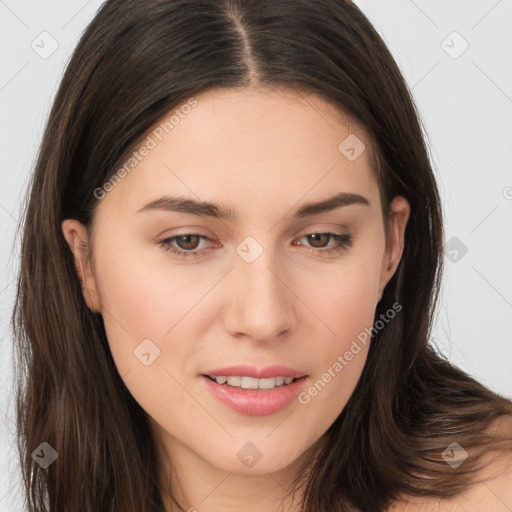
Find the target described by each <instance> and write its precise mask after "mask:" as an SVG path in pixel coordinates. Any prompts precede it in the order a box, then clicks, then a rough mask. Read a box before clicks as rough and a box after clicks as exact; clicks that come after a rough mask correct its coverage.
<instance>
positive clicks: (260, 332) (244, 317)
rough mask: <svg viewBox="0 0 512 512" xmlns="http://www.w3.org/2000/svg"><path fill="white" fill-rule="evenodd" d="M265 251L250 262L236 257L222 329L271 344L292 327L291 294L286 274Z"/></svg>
mask: <svg viewBox="0 0 512 512" xmlns="http://www.w3.org/2000/svg"><path fill="white" fill-rule="evenodd" d="M268 252H269V251H264V252H263V254H262V255H261V256H260V257H259V258H258V259H257V260H256V261H254V262H252V263H246V262H245V261H243V260H242V259H240V258H238V256H236V257H237V258H238V260H237V261H236V262H235V267H234V269H233V270H232V271H231V272H230V280H229V283H227V286H228V290H229V291H228V295H229V297H230V300H229V301H228V304H227V305H226V311H225V312H224V323H225V328H226V330H227V331H228V332H229V333H230V334H231V335H233V336H236V337H246V338H250V339H253V340H255V341H259V342H264V341H272V340H274V339H275V338H276V337H277V336H279V335H280V334H281V333H284V332H285V331H288V330H290V329H292V327H293V325H294V321H295V304H294V295H293V293H292V292H291V291H290V289H289V287H287V284H288V283H287V276H286V275H285V274H286V272H284V271H283V270H279V267H277V266H276V263H275V260H273V259H271V258H270V257H269V256H270V255H269V254H268Z"/></svg>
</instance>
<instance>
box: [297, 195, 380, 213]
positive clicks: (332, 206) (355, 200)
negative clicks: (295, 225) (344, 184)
mask: <svg viewBox="0 0 512 512" xmlns="http://www.w3.org/2000/svg"><path fill="white" fill-rule="evenodd" d="M352 204H363V205H365V206H370V201H368V199H366V197H363V196H361V195H359V194H352V193H351V192H341V193H340V194H337V195H335V196H333V197H331V198H329V199H325V200H323V201H320V202H316V203H308V204H305V205H304V206H302V207H301V208H299V210H298V211H297V212H296V213H295V217H307V216H309V215H316V214H318V213H324V212H330V211H331V210H336V209H337V208H341V207H342V206H350V205H352Z"/></svg>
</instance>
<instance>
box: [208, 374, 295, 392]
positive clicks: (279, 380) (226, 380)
mask: <svg viewBox="0 0 512 512" xmlns="http://www.w3.org/2000/svg"><path fill="white" fill-rule="evenodd" d="M212 378H213V379H214V380H215V382H217V384H226V385H228V386H232V387H235V388H243V389H274V388H275V387H279V386H286V385H287V384H291V383H292V382H293V377H269V378H267V379H255V378H254V377H245V376H243V377H238V376H237V377H232V376H230V377H226V376H223V375H220V376H218V377H212Z"/></svg>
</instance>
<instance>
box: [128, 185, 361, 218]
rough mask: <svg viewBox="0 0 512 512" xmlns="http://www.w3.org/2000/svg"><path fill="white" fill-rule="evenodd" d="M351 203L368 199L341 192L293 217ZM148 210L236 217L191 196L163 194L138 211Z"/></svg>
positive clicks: (321, 211)
mask: <svg viewBox="0 0 512 512" xmlns="http://www.w3.org/2000/svg"><path fill="white" fill-rule="evenodd" d="M353 204H362V205H365V206H370V201H369V200H368V199H366V197H363V196H361V195H359V194H353V193H351V192H341V193H339V194H337V195H335V196H333V197H330V198H328V199H324V200H323V201H318V202H314V203H307V204H305V205H303V206H301V207H300V208H299V209H298V210H297V212H296V213H295V214H294V217H298V218H302V217H308V216H310V215H317V214H319V213H324V212H329V211H332V210H336V209H337V208H341V207H343V206H350V205H353ZM150 210H166V211H174V212H182V213H190V214H192V215H198V216H207V217H213V218H216V219H225V220H228V221H229V220H236V219H238V215H237V212H236V211H235V210H232V209H230V208H226V207H224V206H222V205H218V204H215V203H210V202H204V201H197V200H195V199H192V198H182V197H176V196H163V197H160V198H158V199H155V200H153V201H150V202H149V203H147V204H145V205H144V206H143V207H142V208H141V209H140V210H138V211H137V213H139V212H145V211H150Z"/></svg>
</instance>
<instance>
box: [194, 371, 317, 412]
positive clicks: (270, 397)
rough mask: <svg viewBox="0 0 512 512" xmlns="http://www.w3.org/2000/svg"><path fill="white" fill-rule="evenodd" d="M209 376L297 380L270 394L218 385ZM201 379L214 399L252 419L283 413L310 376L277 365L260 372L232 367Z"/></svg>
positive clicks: (211, 372)
mask: <svg viewBox="0 0 512 512" xmlns="http://www.w3.org/2000/svg"><path fill="white" fill-rule="evenodd" d="M206 375H209V376H213V377H217V376H219V375H222V376H228V377H229V376H246V377H254V378H257V379H265V378H269V377H292V378H295V379H297V380H295V381H294V382H292V383H291V384H288V385H286V386H279V387H277V388H274V389H269V390H264V389H243V388H237V387H231V386H227V385H226V384H217V382H215V381H213V380H211V379H209V378H208V377H207V376H206ZM201 379H202V381H203V382H204V385H205V386H206V387H207V388H208V390H209V391H210V392H211V393H212V394H213V396H214V397H215V398H217V400H219V401H220V402H222V403H223V404H224V405H226V406H227V407H229V408H230V409H233V410H235V411H237V412H240V413H242V414H246V415H249V416H267V415H270V414H275V413H276V412H278V411H280V410H281V409H284V408H285V407H287V406H288V405H290V403H292V402H293V401H294V400H295V399H296V398H297V395H298V394H299V393H300V391H301V389H302V388H303V386H304V383H305V382H306V380H307V375H306V374H305V373H304V372H300V371H297V370H293V369H291V368H287V367H285V366H277V365H276V366H268V367H266V368H261V369H258V368H255V367H251V366H230V367H229V368H221V369H219V370H212V371H209V372H207V373H205V374H202V375H201Z"/></svg>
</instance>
